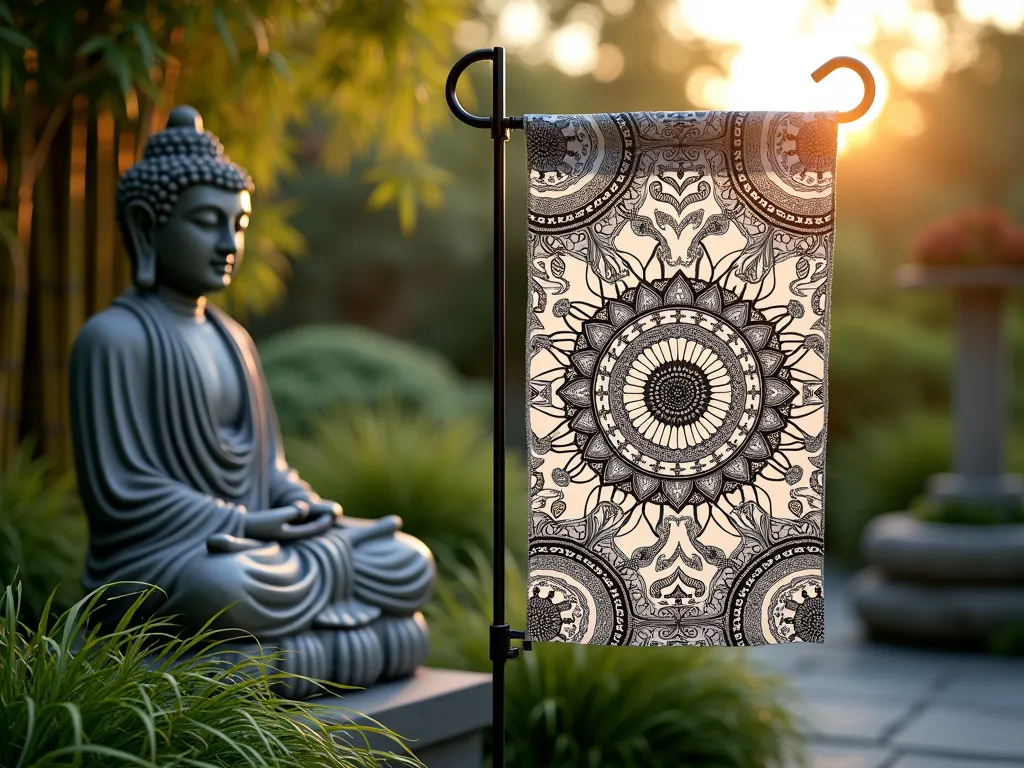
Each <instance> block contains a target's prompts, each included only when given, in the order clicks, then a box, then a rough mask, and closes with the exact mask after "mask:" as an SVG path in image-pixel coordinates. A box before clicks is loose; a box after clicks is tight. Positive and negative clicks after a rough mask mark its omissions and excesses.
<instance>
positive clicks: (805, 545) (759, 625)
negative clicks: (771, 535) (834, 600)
mask: <svg viewBox="0 0 1024 768" xmlns="http://www.w3.org/2000/svg"><path fill="white" fill-rule="evenodd" d="M823 552H824V550H823V549H822V542H821V540H820V539H816V538H809V537H808V538H798V539H791V540H789V541H786V542H784V543H782V544H777V545H775V546H774V547H772V548H770V549H768V550H767V551H766V552H762V553H760V554H758V555H755V556H754V558H753V559H752V560H751V561H750V563H748V564H747V566H746V568H744V569H743V571H741V572H740V573H739V575H737V576H736V578H735V580H734V581H733V583H732V588H731V590H730V591H729V596H728V599H727V600H726V621H727V626H726V638H727V640H728V643H729V645H764V644H766V643H793V642H802V643H823V642H825V598H824V595H823V590H822V581H821V565H822V555H823Z"/></svg>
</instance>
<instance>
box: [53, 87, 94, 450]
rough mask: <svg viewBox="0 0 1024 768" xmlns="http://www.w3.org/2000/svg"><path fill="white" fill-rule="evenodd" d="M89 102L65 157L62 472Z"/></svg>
mask: <svg viewBox="0 0 1024 768" xmlns="http://www.w3.org/2000/svg"><path fill="white" fill-rule="evenodd" d="M88 108H89V102H88V100H87V99H86V98H85V97H84V96H76V97H75V99H74V101H73V102H72V112H71V125H70V136H69V140H70V141H69V143H70V152H69V157H68V166H69V171H70V173H69V174H68V177H67V178H68V188H67V219H66V233H65V242H64V248H63V249H62V250H63V252H64V280H63V281H62V288H63V291H62V294H63V296H62V304H63V313H62V314H63V321H64V327H63V333H62V334H60V339H59V343H60V345H61V349H60V354H59V355H58V357H57V358H56V360H55V361H54V363H55V365H54V370H53V375H54V377H55V378H56V380H57V381H58V382H59V386H60V389H61V398H60V406H59V408H58V409H57V410H56V411H55V412H54V415H53V417H54V423H53V425H52V427H51V428H52V430H53V431H52V432H51V434H50V436H51V437H52V439H53V441H54V443H53V444H51V449H50V453H51V455H52V456H53V457H54V458H55V460H56V461H57V462H58V464H59V465H60V467H61V468H62V469H71V466H72V452H71V432H70V425H71V413H70V410H69V400H68V396H67V392H68V375H69V368H68V364H69V362H70V355H71V344H72V342H73V341H74V338H75V335H76V334H77V333H78V331H79V329H80V328H81V327H82V324H83V323H85V279H86V261H85V259H86V231H87V227H86V213H85V188H86V187H85V182H86V169H87V160H88V153H87V141H88V130H89V123H88V120H89V112H88Z"/></svg>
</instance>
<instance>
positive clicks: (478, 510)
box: [287, 407, 527, 569]
mask: <svg viewBox="0 0 1024 768" xmlns="http://www.w3.org/2000/svg"><path fill="white" fill-rule="evenodd" d="M287 455H288V460H289V463H290V464H291V465H292V466H293V467H294V468H295V469H296V470H298V472H299V474H300V475H301V476H302V477H303V479H305V480H306V481H307V482H308V483H309V484H310V485H311V486H312V487H313V488H314V489H315V490H316V492H317V493H319V494H320V495H321V496H323V497H325V498H329V499H333V500H334V501H337V502H338V503H340V504H341V505H342V506H343V507H344V508H345V513H346V514H349V515H352V516H353V517H366V518H379V517H382V516H384V515H398V516H399V517H401V518H402V520H403V521H404V526H403V528H404V530H405V531H407V532H408V533H410V534H412V535H413V536H416V537H418V538H420V539H422V540H423V541H424V543H426V544H427V546H429V547H430V548H431V549H434V550H435V551H436V552H438V563H439V565H440V566H441V568H442V569H443V568H444V567H445V565H446V560H447V557H450V556H452V555H457V553H458V552H459V551H462V550H464V549H465V548H466V547H467V546H476V547H485V546H488V545H489V542H490V540H491V530H492V522H491V521H492V505H493V498H492V487H493V485H492V482H491V477H492V457H493V455H494V454H493V447H492V441H491V436H490V433H489V432H488V431H486V430H485V429H484V428H483V427H482V426H480V425H479V424H478V423H477V422H475V421H470V420H462V421H454V422H449V423H444V424H442V423H439V422H438V421H437V420H435V419H432V418H429V417H426V416H422V415H419V416H417V415H412V414H409V413H404V412H402V411H400V410H398V409H396V408H392V407H385V408H383V409H381V410H370V409H366V408H352V409H350V410H347V411H344V412H338V413H335V414H333V415H332V416H330V417H327V418H324V419H322V420H320V421H319V422H318V423H317V424H316V425H315V426H314V427H313V429H312V434H311V435H310V436H308V437H303V438H295V439H292V440H289V441H287ZM506 516H507V520H508V543H509V545H510V546H511V547H512V548H513V550H514V551H516V552H518V553H520V554H525V550H526V517H527V511H526V478H525V476H524V472H523V469H522V466H521V464H519V463H517V462H516V461H515V460H513V459H509V460H508V461H507V462H506Z"/></svg>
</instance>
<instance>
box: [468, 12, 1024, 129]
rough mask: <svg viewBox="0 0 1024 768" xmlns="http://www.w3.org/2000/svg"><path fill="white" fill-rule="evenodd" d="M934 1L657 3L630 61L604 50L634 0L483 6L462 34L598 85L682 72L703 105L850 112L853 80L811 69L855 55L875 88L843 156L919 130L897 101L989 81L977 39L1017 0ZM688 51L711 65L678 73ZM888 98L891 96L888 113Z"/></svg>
mask: <svg viewBox="0 0 1024 768" xmlns="http://www.w3.org/2000/svg"><path fill="white" fill-rule="evenodd" d="M936 2H937V0H775V2H771V3H767V2H764V0H667V1H666V2H665V3H664V4H663V5H661V6H660V8H661V11H660V28H661V32H662V34H661V37H660V38H657V39H655V40H652V46H651V53H652V56H651V58H650V59H648V60H646V61H643V62H636V63H634V62H630V61H629V60H627V59H626V58H625V57H624V56H623V54H622V51H621V50H620V49H619V48H618V47H617V46H615V45H612V44H610V43H607V42H604V32H605V26H606V25H607V24H608V23H611V22H613V21H614V20H616V19H618V18H620V17H622V16H623V15H624V14H628V13H631V12H633V11H634V10H635V9H636V8H637V7H639V5H640V4H639V3H635V2H634V1H633V0H599V2H594V3H580V4H577V5H574V6H572V7H571V9H570V10H569V12H568V13H567V14H565V15H564V16H561V17H558V20H557V22H556V21H554V19H555V18H556V14H555V10H556V9H557V8H558V7H564V3H561V2H556V1H555V0H482V1H481V6H480V7H481V9H482V12H481V20H477V21H473V22H467V23H466V28H465V30H463V31H464V32H465V34H464V35H463V37H464V39H465V40H466V41H469V40H470V38H472V40H473V42H474V43H477V44H479V45H505V46H506V47H507V48H508V49H509V51H510V52H511V53H513V54H517V55H518V56H519V57H520V58H521V59H522V61H524V62H525V63H527V64H530V65H550V66H553V67H555V68H556V69H558V70H560V71H562V72H563V73H565V74H567V75H570V76H572V77H586V76H591V77H594V78H595V79H597V80H598V81H600V82H610V81H612V80H615V79H616V78H617V77H619V76H620V74H621V73H622V72H623V71H625V70H626V69H629V68H630V67H631V66H650V65H651V64H652V63H653V64H654V65H655V66H658V67H659V68H661V69H663V70H664V71H665V73H666V74H671V75H673V76H680V77H681V79H682V85H681V90H682V93H681V94H680V95H681V96H682V95H684V94H685V96H686V98H687V100H688V101H689V102H690V103H691V104H693V105H695V106H697V107H699V108H703V109H792V110H800V111H805V110H810V111H816V110H821V111H831V110H835V111H842V110H847V109H851V108H852V107H854V106H855V105H856V104H857V103H858V102H859V101H860V99H861V95H862V93H863V87H862V85H861V82H860V79H859V78H858V77H857V76H856V75H855V74H854V73H852V72H849V71H844V70H840V71H837V72H834V73H833V74H831V75H829V76H828V77H827V78H825V79H824V80H823V81H822V82H820V83H815V82H814V81H813V80H812V79H811V72H813V71H814V70H815V69H817V68H818V67H819V66H820V65H821V64H823V63H825V62H826V61H828V60H829V59H831V58H832V57H834V56H839V55H845V56H854V57H856V58H858V59H860V60H861V61H863V62H864V63H865V64H867V65H868V67H869V68H870V69H871V71H872V72H873V73H874V76H875V82H876V85H877V92H876V97H875V101H874V104H873V105H872V107H871V110H870V111H869V112H868V113H867V114H866V115H865V116H864V117H862V118H861V119H859V120H857V121H856V122H854V123H850V124H846V125H843V126H841V127H840V133H839V145H840V148H841V149H842V148H844V147H848V146H853V145H856V144H858V143H860V142H861V141H863V140H865V139H866V138H868V137H870V136H871V135H872V134H873V133H874V132H875V131H876V129H877V127H878V126H879V125H882V124H883V123H884V124H885V125H887V126H889V127H891V128H893V129H894V130H896V131H897V132H898V133H901V134H903V135H906V136H916V135H919V134H920V133H922V132H923V131H924V130H925V129H926V127H927V126H926V125H925V124H924V116H923V114H922V113H921V111H920V109H918V108H917V106H916V105H915V104H914V102H913V100H912V99H911V98H907V97H908V96H912V95H913V94H914V93H915V92H919V91H924V90H929V89H932V88H935V87H936V86H938V85H939V84H940V83H941V82H942V79H943V78H944V77H945V76H946V74H948V73H949V72H953V71H956V70H959V69H963V68H965V67H969V66H972V65H977V66H978V67H979V69H984V70H985V71H986V72H987V71H988V70H993V71H994V73H995V76H998V69H999V62H998V61H994V62H992V61H988V60H986V52H985V50H984V42H983V33H984V31H985V29H986V28H994V29H996V30H998V31H1000V32H1003V33H1017V32H1020V31H1022V29H1024V0H956V3H955V11H956V12H955V13H946V14H943V13H940V12H939V11H938V10H937V9H936V5H935V4H936ZM655 7H659V6H655ZM488 18H490V19H491V23H490V25H488V24H487V23H486V20H487V19H488ZM488 26H489V32H488ZM695 45H699V46H702V47H705V48H710V50H711V54H712V62H711V64H705V65H700V66H681V67H680V66H677V65H676V62H677V61H681V60H683V59H685V52H686V49H687V48H688V47H691V46H695ZM990 74H992V73H990ZM891 93H894V94H895V95H896V96H897V97H898V98H896V100H895V101H894V102H893V103H892V105H891V110H890V106H889V101H890V94H891ZM671 106H672V105H666V108H671ZM883 114H885V120H884V121H880V120H879V117H880V116H882V115H883Z"/></svg>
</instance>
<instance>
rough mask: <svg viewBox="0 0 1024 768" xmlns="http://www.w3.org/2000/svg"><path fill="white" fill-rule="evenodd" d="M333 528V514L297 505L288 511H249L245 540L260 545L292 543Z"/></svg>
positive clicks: (289, 506) (293, 504) (305, 505)
mask: <svg viewBox="0 0 1024 768" xmlns="http://www.w3.org/2000/svg"><path fill="white" fill-rule="evenodd" d="M332 525H334V511H333V509H332V510H321V509H319V508H318V509H317V510H316V511H311V509H310V506H309V504H306V503H305V502H302V501H296V502H294V503H292V504H289V505H288V506H286V507H278V508H277V509H264V510H257V511H249V512H247V513H246V516H245V536H246V538H250V539H259V540H261V541H291V540H294V539H305V538H309V537H311V536H319V535H321V534H322V533H324V532H325V531H327V529H329V528H330V527H331V526H332Z"/></svg>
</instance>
